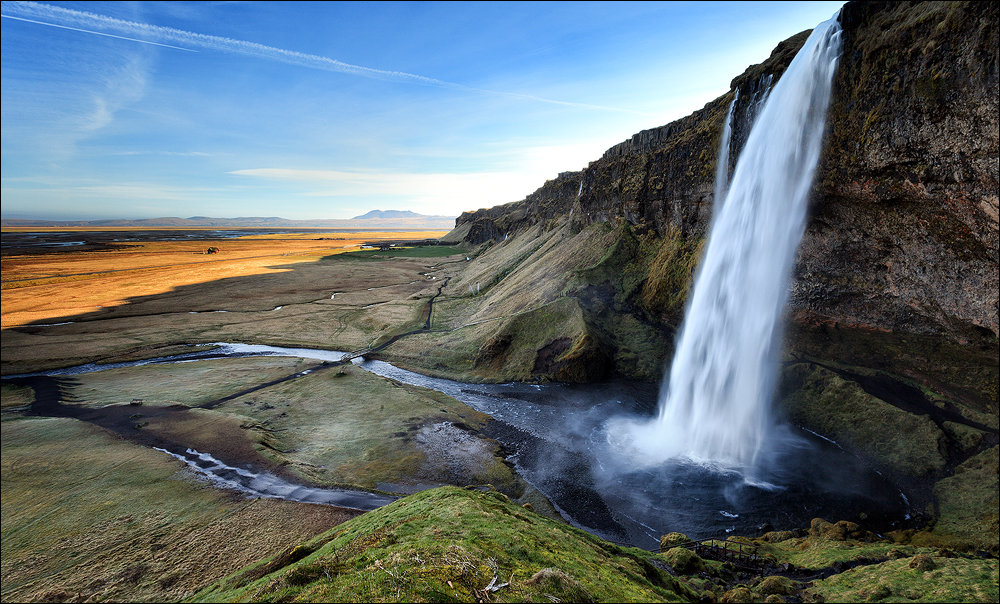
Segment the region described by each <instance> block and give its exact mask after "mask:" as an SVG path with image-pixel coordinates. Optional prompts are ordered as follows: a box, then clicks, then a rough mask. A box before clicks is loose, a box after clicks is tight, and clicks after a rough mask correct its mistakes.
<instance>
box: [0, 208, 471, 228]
mask: <svg viewBox="0 0 1000 604" xmlns="http://www.w3.org/2000/svg"><path fill="white" fill-rule="evenodd" d="M0 226H5V227H57V228H62V227H67V228H68V227H90V228H115V227H142V228H152V227H174V228H177V227H190V228H203V227H216V228H321V229H322V228H330V229H335V228H339V229H351V228H353V229H368V228H371V229H431V230H451V229H452V228H454V227H455V218H454V217H453V216H426V215H424V214H417V213H416V212H411V211H409V210H372V211H371V212H368V213H367V214H362V215H361V216H355V217H354V218H350V219H325V220H320V219H317V220H288V219H286V218H279V217H277V216H268V217H260V216H250V217H239V218H211V217H209V216H191V217H190V218H176V217H164V218H142V219H137V220H126V219H114V220H23V219H17V218H3V219H0Z"/></svg>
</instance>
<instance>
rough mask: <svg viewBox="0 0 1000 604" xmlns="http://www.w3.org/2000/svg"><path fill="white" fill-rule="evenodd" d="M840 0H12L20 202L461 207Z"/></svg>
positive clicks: (527, 184) (590, 141)
mask: <svg viewBox="0 0 1000 604" xmlns="http://www.w3.org/2000/svg"><path fill="white" fill-rule="evenodd" d="M842 4H843V3H842V2H763V3H757V2H735V3H731V2H720V3H716V2H666V3H649V2H639V3H624V2H615V3H608V4H604V3H581V4H576V3H570V2H556V3H534V2H533V3H524V4H522V3H454V2H451V3H440V4H438V3H388V4H382V3H319V2H307V3H295V2H280V3H258V2H249V3H243V2H128V3H109V2H59V3H21V2H3V8H2V14H3V18H2V19H0V25H2V32H0V34H2V35H0V41H2V52H0V61H2V86H0V93H2V141H0V151H2V182H0V186H2V206H0V207H2V210H0V211H2V216H3V217H4V218H38V219H55V220H60V219H62V220H88V219H102V218H131V219H134V218H153V217H160V216H182V217H187V216H194V215H205V216H219V217H236V216H281V217H283V218H291V219H309V218H350V217H352V216H355V215H359V214H363V213H365V212H367V211H369V210H371V209H376V208H377V209H383V210H386V209H400V210H402V209H406V210H412V211H415V212H419V213H421V214H442V215H448V216H457V215H458V214H459V213H461V212H462V211H465V210H474V209H477V208H481V207H489V206H493V205H497V204H500V203H506V202H509V201H516V200H518V199H522V198H523V197H524V196H525V195H527V194H528V193H530V192H532V191H534V190H535V189H536V188H538V187H539V186H540V185H541V184H542V183H543V182H544V181H545V180H546V179H547V178H553V177H554V176H555V175H556V174H557V173H559V172H562V171H566V170H579V169H581V168H583V167H585V166H586V165H587V163H588V162H589V161H592V160H595V159H598V158H599V157H600V156H601V154H602V153H603V152H604V150H605V149H607V148H608V147H610V146H612V145H614V144H616V143H618V142H621V141H622V140H625V139H626V138H628V137H630V136H631V135H632V134H634V133H635V132H638V131H640V130H643V129H647V128H652V127H656V126H660V125H663V124H666V123H668V122H670V121H672V120H674V119H677V118H679V117H683V116H685V115H687V114H689V113H691V112H692V111H694V110H696V109H699V108H700V107H702V106H703V105H704V104H705V103H707V102H708V101H710V100H712V99H714V98H716V97H718V96H719V95H721V94H723V93H725V92H726V91H727V90H728V89H729V82H730V80H732V78H733V77H735V76H736V75H738V74H740V73H742V72H743V70H744V69H746V67H747V66H749V65H751V64H754V63H759V62H760V61H762V60H764V59H765V58H767V56H768V55H769V54H770V51H771V50H772V49H773V48H774V46H775V45H776V44H777V43H778V42H779V41H781V40H783V39H785V38H787V37H789V36H791V35H793V34H795V33H797V32H799V31H802V30H804V29H809V28H812V27H814V26H815V25H816V24H818V23H820V22H821V21H824V20H826V19H828V18H829V17H830V16H831V15H833V14H834V13H835V12H836V10H837V9H838V8H839V7H840V6H841V5H842Z"/></svg>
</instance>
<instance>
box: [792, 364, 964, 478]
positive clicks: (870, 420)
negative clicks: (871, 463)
mask: <svg viewBox="0 0 1000 604" xmlns="http://www.w3.org/2000/svg"><path fill="white" fill-rule="evenodd" d="M783 379H784V383H785V385H784V390H785V392H786V393H787V394H786V396H785V397H784V399H783V401H782V405H783V406H784V409H785V412H786V413H787V414H788V416H789V418H790V419H791V420H792V421H793V422H795V423H797V424H800V425H803V426H805V427H807V428H809V429H810V430H814V431H816V432H819V433H820V434H823V435H825V436H827V437H829V438H832V439H833V440H836V441H837V442H839V443H841V444H846V445H849V446H851V447H852V448H854V449H856V450H858V451H861V452H863V453H865V454H866V455H868V456H870V457H871V458H872V459H874V460H875V461H877V462H878V463H880V464H883V465H885V466H887V467H889V468H891V469H893V470H894V471H897V472H899V473H901V474H905V475H909V476H924V475H927V474H929V473H932V472H936V471H938V470H940V469H941V468H943V467H944V465H945V461H946V460H945V458H944V456H943V455H942V451H944V450H945V445H946V437H945V435H944V433H943V432H941V430H940V429H939V428H938V427H937V425H936V424H935V423H934V422H933V421H932V420H931V419H930V418H929V417H927V416H923V415H919V416H918V415H913V414H910V413H907V412H906V411H903V410H901V409H898V408H896V407H894V406H893V405H890V404H889V403H886V402H885V401H883V400H881V399H878V398H876V397H874V396H872V395H870V394H868V393H867V392H865V391H864V389H863V388H861V386H859V385H858V384H856V383H854V382H851V381H848V380H845V379H844V378H842V377H840V376H839V375H837V374H836V373H834V372H832V371H830V370H828V369H824V368H822V367H818V366H815V365H812V364H808V363H796V364H794V365H791V366H790V367H788V368H786V369H785V372H784V376H783ZM890 427H891V429H889V428H890Z"/></svg>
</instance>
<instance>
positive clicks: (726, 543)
mask: <svg viewBox="0 0 1000 604" xmlns="http://www.w3.org/2000/svg"><path fill="white" fill-rule="evenodd" d="M673 547H683V548H686V549H689V550H691V551H693V552H694V553H696V554H698V556H700V557H702V558H707V559H709V560H715V561H717V562H729V563H731V564H732V565H733V566H735V567H736V568H739V569H741V570H748V571H752V572H760V571H761V570H763V569H764V568H766V567H767V566H769V565H770V564H771V562H770V560H768V559H767V558H764V557H763V556H761V555H760V554H759V553H758V552H757V549H758V546H757V545H754V544H752V543H743V542H741V541H730V540H729V539H728V538H726V539H718V538H710V539H700V540H698V541H688V542H687V543H678V544H677V545H675V546H673Z"/></svg>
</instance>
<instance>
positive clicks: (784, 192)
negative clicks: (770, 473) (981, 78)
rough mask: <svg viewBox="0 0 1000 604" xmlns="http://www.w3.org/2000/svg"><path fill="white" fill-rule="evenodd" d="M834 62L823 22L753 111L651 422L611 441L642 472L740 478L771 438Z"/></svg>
mask: <svg viewBox="0 0 1000 604" xmlns="http://www.w3.org/2000/svg"><path fill="white" fill-rule="evenodd" d="M839 53H840V25H839V23H838V22H837V19H836V17H834V18H832V19H830V20H829V21H826V22H824V23H821V24H820V25H819V26H817V27H816V29H815V30H814V31H813V33H812V35H810V36H809V39H808V40H807V41H806V43H805V45H804V46H803V47H802V49H801V50H800V51H799V53H798V54H797V55H796V57H795V59H794V60H793V61H792V63H791V64H790V65H789V67H788V69H787V70H786V72H785V74H784V76H783V77H782V78H781V79H780V80H779V81H778V83H777V85H776V86H775V87H774V89H773V90H772V92H771V93H770V95H769V97H768V99H767V102H766V103H765V105H764V106H763V107H762V108H761V111H760V114H759V115H758V117H757V119H756V122H755V123H754V126H753V128H752V130H751V132H750V135H749V136H748V138H747V142H746V145H745V147H744V149H743V152H742V153H741V155H740V158H739V160H738V162H737V166H736V170H735V172H734V174H733V179H732V183H731V186H730V188H729V191H728V194H727V195H726V199H725V202H724V203H722V204H721V209H718V210H717V215H716V216H715V218H714V220H713V223H712V230H711V233H710V236H709V240H708V244H707V249H706V252H705V256H704V258H703V260H702V262H701V266H700V268H699V271H698V275H697V278H696V280H695V285H694V290H693V294H692V298H691V300H690V301H689V305H688V309H687V313H686V315H685V318H684V323H683V326H682V329H681V333H680V337H679V339H678V343H677V350H676V353H675V356H674V361H673V365H672V366H671V368H670V374H669V380H668V381H666V382H665V383H664V386H663V389H662V390H661V394H660V406H659V412H658V417H657V418H656V419H655V420H653V421H652V422H651V423H648V424H645V425H631V426H628V427H627V428H626V429H624V430H622V429H621V428H623V427H622V426H619V427H618V429H615V430H613V432H614V433H615V434H613V435H612V438H614V439H615V440H618V441H619V443H620V444H622V445H624V446H628V447H629V448H634V450H633V453H636V454H637V455H636V458H637V459H640V460H642V461H643V463H644V464H645V465H651V464H656V463H660V462H663V461H665V460H667V459H671V458H675V457H686V458H689V459H691V460H693V461H696V462H699V463H708V464H713V465H716V466H720V467H723V468H730V469H737V470H741V471H743V472H745V473H750V474H752V473H753V471H754V469H755V468H756V466H757V463H758V461H759V456H760V454H761V452H762V450H763V449H764V447H765V441H766V439H767V436H768V433H769V432H770V431H771V430H772V428H773V420H772V418H771V412H770V405H771V397H772V394H773V383H774V376H775V372H776V360H777V359H776V352H777V350H776V349H777V345H778V343H779V340H780V335H781V322H780V318H781V312H782V309H783V307H784V304H785V300H786V298H787V289H788V275H789V273H790V271H791V266H792V261H793V259H794V255H795V250H796V248H797V247H798V243H799V240H800V239H801V238H802V233H803V230H804V225H805V216H806V205H807V197H808V194H809V190H810V187H811V184H812V179H813V173H814V171H815V167H816V164H817V162H818V159H819V154H820V147H821V142H822V135H823V127H824V123H825V115H826V109H827V106H828V104H829V97H830V88H831V81H832V78H833V73H834V71H835V69H836V64H837V58H838V56H839ZM717 207H718V206H717ZM623 432H624V433H625V434H623ZM622 439H624V441H625V442H622Z"/></svg>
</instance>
